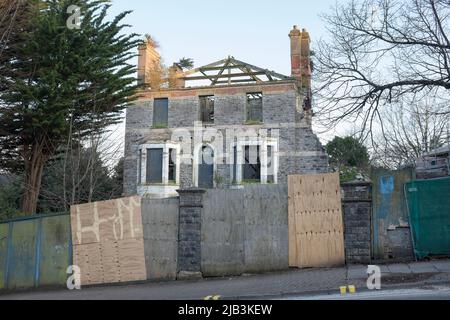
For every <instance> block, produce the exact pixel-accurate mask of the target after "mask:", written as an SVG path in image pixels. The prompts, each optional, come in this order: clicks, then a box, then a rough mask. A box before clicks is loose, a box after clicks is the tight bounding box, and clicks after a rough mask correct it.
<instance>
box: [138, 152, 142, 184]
mask: <svg viewBox="0 0 450 320" xmlns="http://www.w3.org/2000/svg"><path fill="white" fill-rule="evenodd" d="M141 183H142V150H141V149H139V159H138V184H141Z"/></svg>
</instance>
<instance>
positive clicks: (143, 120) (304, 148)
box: [124, 81, 328, 195]
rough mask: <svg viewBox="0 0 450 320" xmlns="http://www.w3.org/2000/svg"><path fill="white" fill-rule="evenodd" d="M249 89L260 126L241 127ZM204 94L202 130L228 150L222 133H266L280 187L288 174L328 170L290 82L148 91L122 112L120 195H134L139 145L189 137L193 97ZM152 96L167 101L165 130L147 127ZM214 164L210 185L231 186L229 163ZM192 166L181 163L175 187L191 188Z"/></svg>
mask: <svg viewBox="0 0 450 320" xmlns="http://www.w3.org/2000/svg"><path fill="white" fill-rule="evenodd" d="M255 91H260V92H262V94H263V123H262V124H258V125H246V124H245V121H246V94H247V93H248V92H255ZM206 94H208V95H214V96H215V119H214V125H206V126H202V128H203V129H209V130H217V131H218V132H220V135H221V136H222V137H223V150H230V144H231V143H233V141H229V140H230V139H229V137H228V136H229V134H227V133H229V132H235V133H239V130H244V132H245V131H252V130H253V131H257V132H262V135H264V134H267V136H268V137H269V138H270V137H272V138H274V139H275V140H276V141H277V143H278V154H277V156H278V181H277V183H280V184H285V183H286V182H287V175H289V174H302V173H323V172H327V171H328V158H327V155H326V153H325V151H324V149H323V147H322V145H321V143H320V141H319V140H318V138H317V136H316V135H315V134H314V133H313V131H312V128H311V126H310V124H309V123H308V121H307V119H306V117H305V115H304V114H303V110H302V107H301V102H302V100H301V96H300V94H299V93H298V90H297V87H296V84H295V82H294V81H292V82H283V83H276V84H272V83H271V84H262V85H246V86H234V87H222V88H221V87H218V88H214V89H211V88H205V89H199V88H197V89H181V90H170V89H168V90H160V91H158V92H157V93H154V94H152V93H148V94H147V95H146V97H145V98H143V99H141V100H140V101H138V102H136V103H135V104H134V105H133V106H131V107H129V108H128V110H127V117H126V147H125V172H124V181H125V182H124V190H125V194H127V195H132V194H136V193H137V192H138V176H137V175H138V154H139V152H138V148H139V146H140V145H143V144H146V143H162V142H166V141H179V138H180V135H182V133H185V132H189V135H191V137H194V125H195V123H196V122H197V121H199V113H200V110H199V108H200V107H199V97H200V96H202V95H206ZM156 97H166V98H168V101H169V108H168V109H169V112H168V128H167V129H152V121H153V101H154V100H153V99H154V98H156ZM259 130H263V131H259ZM242 134H243V133H242V132H240V133H239V135H242ZM204 135H207V134H204ZM202 140H203V141H200V142H204V143H210V141H208V140H211V139H210V138H208V137H206V138H204V139H202ZM184 142H185V141H184ZM182 143H183V142H182ZM190 145H191V155H192V156H193V158H194V156H195V155H194V149H195V143H190ZM216 145H217V143H216ZM227 148H228V149H227ZM215 164H216V166H215V168H216V169H215V175H216V176H218V177H220V179H217V181H216V183H215V185H216V187H222V186H229V185H230V184H231V183H232V177H231V175H232V168H231V165H230V164H229V163H228V162H227V161H226V159H218V160H216V163H215ZM193 166H194V159H192V163H186V162H182V164H181V165H180V181H179V184H177V186H178V187H180V188H188V187H195V186H196V185H195V184H196V183H195V181H194V172H193V171H194V169H193Z"/></svg>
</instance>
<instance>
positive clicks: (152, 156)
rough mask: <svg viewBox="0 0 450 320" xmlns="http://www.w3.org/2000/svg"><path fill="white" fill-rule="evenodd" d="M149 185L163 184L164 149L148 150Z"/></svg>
mask: <svg viewBox="0 0 450 320" xmlns="http://www.w3.org/2000/svg"><path fill="white" fill-rule="evenodd" d="M146 173H147V177H146V181H147V183H162V182H163V149H147V172H146Z"/></svg>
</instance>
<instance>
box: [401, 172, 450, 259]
mask: <svg viewBox="0 0 450 320" xmlns="http://www.w3.org/2000/svg"><path fill="white" fill-rule="evenodd" d="M405 193H406V196H407V203H408V209H409V215H410V223H411V226H412V233H413V241H414V252H415V254H416V257H417V258H418V259H422V258H425V257H427V256H437V255H444V256H450V178H443V179H433V180H417V181H413V182H411V183H408V184H407V185H406V189H405Z"/></svg>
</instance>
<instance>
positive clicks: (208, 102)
mask: <svg viewBox="0 0 450 320" xmlns="http://www.w3.org/2000/svg"><path fill="white" fill-rule="evenodd" d="M200 121H201V122H203V123H214V96H203V97H200Z"/></svg>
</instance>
